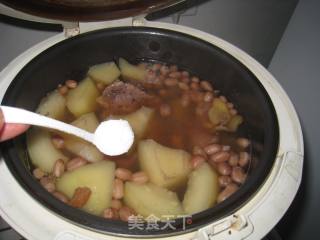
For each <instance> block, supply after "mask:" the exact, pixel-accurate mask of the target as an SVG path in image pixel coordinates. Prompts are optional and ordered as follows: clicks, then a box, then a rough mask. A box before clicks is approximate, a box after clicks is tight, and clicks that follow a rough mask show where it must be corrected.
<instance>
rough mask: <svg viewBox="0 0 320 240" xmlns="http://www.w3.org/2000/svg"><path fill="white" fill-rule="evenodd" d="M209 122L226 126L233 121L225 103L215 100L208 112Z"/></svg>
mask: <svg viewBox="0 0 320 240" xmlns="http://www.w3.org/2000/svg"><path fill="white" fill-rule="evenodd" d="M208 116H209V120H210V121H211V123H213V124H214V125H220V124H226V123H228V122H229V121H230V119H231V114H230V112H229V108H228V106H227V104H226V103H225V102H223V101H222V100H221V99H219V98H215V99H214V100H213V103H212V107H211V108H210V109H209V112H208Z"/></svg>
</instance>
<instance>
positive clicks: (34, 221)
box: [0, 18, 303, 240]
mask: <svg viewBox="0 0 320 240" xmlns="http://www.w3.org/2000/svg"><path fill="white" fill-rule="evenodd" d="M120 26H146V27H154V28H162V29H169V30H173V31H177V32H182V33H186V34H189V35H192V36H195V37H197V38H200V39H202V40H204V41H207V42H209V43H211V44H213V45H215V46H217V47H219V48H221V49H223V50H224V51H226V52H228V53H229V54H230V55H232V56H233V57H235V58H236V59H237V60H239V61H240V62H241V63H242V64H244V65H245V66H246V67H247V68H248V69H249V70H250V71H251V72H252V73H253V74H255V75H256V77H257V78H258V79H259V81H260V82H261V84H262V85H263V86H264V88H265V89H266V91H267V92H268V94H269V96H270V98H271V100H272V102H273V105H274V107H275V110H276V114H277V118H278V124H279V149H278V152H277V157H276V161H275V164H274V166H273V168H272V171H271V173H270V175H269V176H268V178H267V179H266V181H265V183H264V184H263V186H262V187H261V189H260V190H259V192H258V193H257V194H255V196H253V197H252V198H251V200H250V201H249V202H247V203H246V204H245V205H244V206H243V207H242V208H240V209H239V210H238V211H237V212H235V213H234V214H233V215H231V216H227V217H225V218H223V219H220V220H219V221H215V222H212V223H210V224H209V225H207V226H205V227H203V228H201V229H198V230H197V231H194V232H189V233H185V234H182V235H176V236H169V237H166V238H162V239H167V240H169V239H172V240H173V239H175V240H187V239H198V240H209V239H216V240H220V239H221V240H222V239H223V240H225V239H252V240H256V239H261V238H262V237H263V236H265V235H266V234H267V233H268V232H269V231H270V230H271V229H272V228H273V227H274V226H275V225H276V223H277V222H278V221H279V220H280V219H281V217H282V216H283V215H284V213H285V212H286V210H287V209H288V208H289V206H290V204H291V202H292V200H293V198H294V196H295V194H296V193H297V191H298V188H299V185H300V182H301V177H302V166H303V138H302V131H301V126H300V123H299V120H298V117H297V114H296V112H295V110H294V107H293V105H292V103H291V102H290V100H289V98H288V96H287V95H286V93H285V92H284V90H283V89H282V88H281V86H280V85H279V83H278V82H277V81H276V80H275V79H274V78H273V76H272V75H271V74H270V73H269V72H268V71H267V70H266V69H265V68H264V67H263V66H261V65H260V64H259V63H258V62H257V61H256V60H254V59H253V58H251V57H250V56H249V55H248V54H246V53H245V52H243V51H242V50H240V49H238V48H237V47H235V46H233V45H231V44H230V43H228V42H226V41H224V40H222V39H220V38H217V37H215V36H213V35H210V34H207V33H204V32H202V31H199V30H195V29H192V28H188V27H184V26H180V25H175V24H168V23H160V22H148V21H146V20H144V19H143V18H136V19H132V18H128V19H122V20H116V21H108V22H107V23H106V22H103V23H80V25H79V29H80V32H81V33H83V32H88V31H92V30H96V29H99V28H106V27H120ZM64 39H65V33H61V34H58V35H56V36H54V37H52V38H49V39H47V40H45V41H43V42H41V43H39V44H37V45H35V46H33V47H32V48H30V49H29V50H27V51H26V52H24V53H23V54H21V55H20V56H18V57H17V58H16V59H15V60H13V61H12V62H11V63H10V64H9V65H8V66H7V67H6V68H5V69H4V70H3V71H2V72H1V73H0V99H2V98H3V96H4V94H5V91H6V89H7V88H8V86H9V85H10V83H11V81H12V80H13V79H14V77H15V76H16V74H17V73H18V72H19V71H20V70H21V69H22V68H23V67H24V66H25V65H26V64H27V63H28V62H29V61H30V60H31V59H33V58H34V57H35V56H37V55H38V54H39V53H41V52H42V51H44V50H45V49H47V48H49V47H50V46H52V45H54V44H56V43H58V42H60V41H63V40H64ZM0 176H1V188H0V214H1V216H2V217H3V218H4V219H5V220H6V221H7V222H8V223H9V224H10V225H11V226H12V227H13V228H14V229H15V230H16V231H18V232H19V233H20V234H21V235H23V236H24V237H25V238H27V239H30V240H44V239H54V240H93V239H95V240H103V239H104V240H120V239H128V238H126V236H111V235H105V234H102V233H98V232H95V231H91V230H88V229H85V228H82V227H80V226H77V225H75V224H74V223H72V222H69V221H66V220H65V219H63V218H61V217H60V216H58V215H57V214H55V213H54V212H52V211H50V210H48V209H47V208H45V207H44V206H42V205H41V204H39V203H38V202H37V201H36V200H35V199H33V198H32V197H31V196H30V195H29V194H28V193H27V192H25V190H23V189H22V187H21V186H20V185H19V184H18V182H17V181H16V180H15V178H14V177H13V176H12V175H11V173H10V171H9V169H8V167H7V165H6V164H5V162H4V161H3V159H1V161H0Z"/></svg>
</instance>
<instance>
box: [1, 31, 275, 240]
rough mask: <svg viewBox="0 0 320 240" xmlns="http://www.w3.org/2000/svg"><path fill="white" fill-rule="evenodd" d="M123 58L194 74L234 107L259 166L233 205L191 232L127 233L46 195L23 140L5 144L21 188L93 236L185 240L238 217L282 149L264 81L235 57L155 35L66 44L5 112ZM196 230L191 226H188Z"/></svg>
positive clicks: (27, 74)
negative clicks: (176, 237)
mask: <svg viewBox="0 0 320 240" xmlns="http://www.w3.org/2000/svg"><path fill="white" fill-rule="evenodd" d="M119 57H124V58H126V59H128V60H129V61H131V62H137V61H139V60H141V59H144V60H156V61H161V62H165V63H169V64H177V65H178V66H179V67H181V68H184V69H186V70H189V71H190V72H191V73H193V74H195V75H197V76H199V77H200V78H201V79H207V80H209V81H211V82H212V83H213V84H214V86H215V87H216V88H217V89H219V90H220V91H221V93H222V94H223V95H225V96H226V97H227V98H228V99H229V100H230V101H231V102H233V103H235V105H236V108H237V109H238V110H239V112H240V114H241V115H242V116H244V119H245V122H244V124H242V125H241V127H240V129H239V132H240V135H241V136H243V135H245V136H247V137H248V138H250V139H251V140H252V142H253V144H252V147H251V153H252V156H253V161H252V164H251V168H250V172H249V176H248V178H247V181H246V183H245V184H244V185H243V186H242V187H241V188H240V189H239V191H237V192H236V193H235V194H234V195H232V196H231V197H230V198H229V199H227V200H226V201H224V202H222V203H221V204H218V205H217V206H215V207H213V208H211V209H208V210H206V211H203V212H201V213H198V214H195V215H193V216H192V224H186V225H185V229H184V226H183V225H184V224H183V223H184V221H183V220H182V219H179V220H176V221H175V222H174V223H173V224H172V225H173V226H174V228H175V229H172V228H165V229H163V230H161V229H160V230H155V229H152V230H145V229H143V230H139V229H132V230H129V228H128V224H127V223H124V222H120V221H111V220H106V219H103V218H101V217H97V216H93V215H90V214H87V213H85V212H83V211H81V210H78V209H75V208H72V207H69V206H67V205H65V204H63V203H62V202H60V201H58V200H56V199H55V198H54V197H53V196H52V195H51V194H49V193H47V192H46V191H45V190H44V189H43V188H42V187H41V186H40V184H39V183H38V182H37V181H36V180H35V179H34V178H33V177H32V174H31V173H30V171H29V168H30V166H29V163H28V156H27V153H26V144H25V136H24V135H22V136H20V137H19V138H16V139H15V140H11V141H8V142H6V143H3V144H2V151H3V155H4V159H5V162H6V164H7V165H8V167H9V169H10V171H11V172H12V174H13V176H14V177H15V178H16V179H17V181H18V182H19V183H20V184H21V186H22V187H23V188H24V189H25V190H26V191H27V192H28V194H30V195H31V196H32V197H33V198H34V199H36V200H37V201H39V203H41V204H42V205H43V206H45V207H46V208H48V209H50V210H51V211H53V212H55V213H56V214H58V215H60V216H61V217H63V218H65V219H67V220H69V221H72V222H73V223H75V224H77V225H80V226H82V227H85V228H89V229H92V230H94V231H99V232H105V233H108V234H122V235H130V236H136V237H137V236H148V235H149V236H150V235H152V236H160V235H168V234H181V233H182V232H183V231H191V230H194V229H197V228H199V227H201V226H204V225H206V224H208V223H210V222H213V221H214V220H217V219H219V218H221V217H223V216H227V215H230V214H232V213H234V212H235V211H236V210H237V209H238V208H240V207H241V206H242V205H243V204H245V203H246V202H247V201H248V200H249V199H250V198H251V197H252V196H253V195H254V194H255V193H256V192H257V191H259V188H260V187H261V186H262V184H263V183H264V181H265V179H266V177H267V176H268V174H269V173H270V170H271V168H272V166H273V163H274V161H275V157H276V153H277V149H278V137H279V136H278V135H279V133H278V123H277V117H276V114H275V110H274V108H273V105H272V103H271V100H270V98H269V96H268V94H267V93H266V91H265V89H264V88H263V87H262V85H261V84H260V82H259V81H258V79H257V78H256V77H255V75H253V74H252V73H251V72H250V71H249V70H248V69H247V68H246V67H245V66H244V65H242V64H241V63H240V62H239V61H237V60H236V59H235V58H234V57H232V56H231V55H229V54H228V53H226V52H224V51H223V50H221V49H219V48H218V47H216V46H214V45H212V44H209V43H207V42H205V41H203V40H201V39H197V38H195V37H191V36H189V35H186V34H182V33H177V32H173V31H169V30H160V29H154V28H140V27H139V28H137V27H135V28H131V27H127V28H112V29H106V30H99V31H94V32H90V33H86V34H81V35H80V36H76V37H73V38H71V39H68V40H65V41H62V42H60V43H58V44H56V45H54V46H52V47H50V48H49V49H47V50H46V51H44V52H42V53H41V54H39V55H38V56H37V57H35V58H34V59H33V60H32V61H30V62H29V63H28V64H27V65H26V66H25V67H24V68H23V69H22V70H21V71H20V72H19V73H18V75H17V76H16V77H15V79H14V80H13V82H12V83H11V85H10V87H9V89H8V90H7V92H6V94H5V97H4V99H3V102H2V104H3V105H10V106H17V107H21V108H25V109H29V110H35V108H36V107H37V105H38V104H39V101H40V100H41V98H42V97H44V96H45V95H46V93H48V92H49V91H52V90H53V89H55V88H56V87H57V85H58V84H59V83H63V82H64V81H65V80H66V79H76V80H81V79H82V78H83V77H84V75H85V73H86V72H87V70H88V67H89V66H92V65H94V64H98V63H102V62H106V61H111V60H117V59H118V58H119ZM188 223H190V221H188Z"/></svg>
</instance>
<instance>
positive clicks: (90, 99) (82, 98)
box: [66, 78, 99, 117]
mask: <svg viewBox="0 0 320 240" xmlns="http://www.w3.org/2000/svg"><path fill="white" fill-rule="evenodd" d="M98 96H99V91H98V90H97V88H96V85H95V84H94V83H93V81H92V80H91V79H90V78H86V79H84V80H82V81H81V82H80V83H79V84H78V86H77V87H76V88H74V89H71V90H70V91H69V92H68V94H67V97H66V98H67V108H68V109H69V111H70V112H71V113H72V114H73V115H74V116H76V117H79V116H81V115H83V114H85V113H89V112H93V111H94V110H95V108H96V99H97V97H98Z"/></svg>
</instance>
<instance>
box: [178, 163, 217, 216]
mask: <svg viewBox="0 0 320 240" xmlns="http://www.w3.org/2000/svg"><path fill="white" fill-rule="evenodd" d="M218 192H219V184H218V175H217V173H216V172H215V171H214V170H213V169H212V168H211V167H210V166H209V165H208V164H207V163H202V165H201V166H199V167H198V168H196V169H195V170H193V172H192V173H191V175H190V177H189V180H188V187H187V191H186V193H185V195H184V199H183V202H182V205H183V208H184V211H185V212H186V213H187V214H194V213H197V212H201V211H203V210H206V209H208V208H210V207H213V206H214V204H215V203H216V199H217V196H218Z"/></svg>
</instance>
